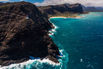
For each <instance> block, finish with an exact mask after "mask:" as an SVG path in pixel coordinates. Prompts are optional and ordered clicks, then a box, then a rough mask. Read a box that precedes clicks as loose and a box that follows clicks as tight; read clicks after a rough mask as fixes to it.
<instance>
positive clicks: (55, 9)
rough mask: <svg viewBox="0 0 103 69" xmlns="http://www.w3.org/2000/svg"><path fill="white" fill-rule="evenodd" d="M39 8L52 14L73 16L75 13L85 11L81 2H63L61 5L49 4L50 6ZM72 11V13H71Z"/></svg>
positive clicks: (49, 14) (45, 12)
mask: <svg viewBox="0 0 103 69" xmlns="http://www.w3.org/2000/svg"><path fill="white" fill-rule="evenodd" d="M38 8H39V10H40V11H41V12H42V13H44V14H47V15H48V16H49V17H51V16H71V15H73V14H80V13H83V8H82V5H81V4H78V3H77V4H61V5H49V6H39V7H38ZM71 13H72V14H71Z"/></svg>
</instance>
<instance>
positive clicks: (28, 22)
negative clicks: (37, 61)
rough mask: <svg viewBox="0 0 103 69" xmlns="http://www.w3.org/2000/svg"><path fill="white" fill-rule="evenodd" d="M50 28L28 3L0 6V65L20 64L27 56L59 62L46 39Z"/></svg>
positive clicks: (55, 52)
mask: <svg viewBox="0 0 103 69" xmlns="http://www.w3.org/2000/svg"><path fill="white" fill-rule="evenodd" d="M51 28H53V26H52V24H51V23H49V21H48V19H47V17H46V16H44V15H42V14H41V12H40V11H39V10H38V8H37V7H36V6H35V5H33V4H31V3H27V2H15V3H3V4H2V5H0V65H2V66H5V65H9V64H13V63H20V62H23V61H26V60H28V59H29V56H33V57H40V58H45V57H48V58H49V59H50V60H52V61H54V62H58V60H57V58H56V56H57V55H59V50H58V47H57V46H56V45H55V44H54V42H53V41H52V39H51V38H50V37H49V35H48V30H50V29H51Z"/></svg>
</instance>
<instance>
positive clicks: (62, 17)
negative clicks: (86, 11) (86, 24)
mask: <svg viewBox="0 0 103 69" xmlns="http://www.w3.org/2000/svg"><path fill="white" fill-rule="evenodd" d="M50 18H82V16H71V17H70V16H68V17H65V16H54V17H49V19H50Z"/></svg>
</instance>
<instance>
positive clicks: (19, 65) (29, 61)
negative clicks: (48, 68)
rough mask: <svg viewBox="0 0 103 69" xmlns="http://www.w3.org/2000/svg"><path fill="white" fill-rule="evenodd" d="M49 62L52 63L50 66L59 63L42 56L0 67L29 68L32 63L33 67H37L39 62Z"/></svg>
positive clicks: (2, 68) (11, 68)
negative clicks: (41, 57)
mask: <svg viewBox="0 0 103 69" xmlns="http://www.w3.org/2000/svg"><path fill="white" fill-rule="evenodd" d="M44 63H45V64H49V65H52V66H59V65H60V63H55V62H53V61H51V60H49V59H46V58H44V59H43V60H41V59H34V60H28V61H26V62H23V63H18V64H11V65H9V66H4V67H1V68H0V69H30V68H32V67H33V66H32V65H33V64H34V67H35V68H39V66H38V65H39V64H44Z"/></svg>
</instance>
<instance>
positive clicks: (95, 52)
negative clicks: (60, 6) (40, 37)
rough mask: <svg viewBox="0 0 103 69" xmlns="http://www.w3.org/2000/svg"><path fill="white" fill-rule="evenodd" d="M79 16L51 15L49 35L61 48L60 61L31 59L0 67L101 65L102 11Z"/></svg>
mask: <svg viewBox="0 0 103 69" xmlns="http://www.w3.org/2000/svg"><path fill="white" fill-rule="evenodd" d="M80 16H81V18H59V17H58V18H50V22H51V23H53V25H54V26H55V29H52V30H51V31H50V33H52V34H50V37H51V38H52V39H53V41H54V43H55V44H56V45H57V46H58V48H59V50H60V52H61V57H60V58H59V59H58V60H59V62H60V63H59V64H55V63H53V62H52V61H50V60H48V59H43V60H40V59H34V60H29V61H27V62H23V63H20V64H13V65H10V66H6V67H2V68H1V69H103V12H90V13H89V14H81V15H80Z"/></svg>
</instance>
